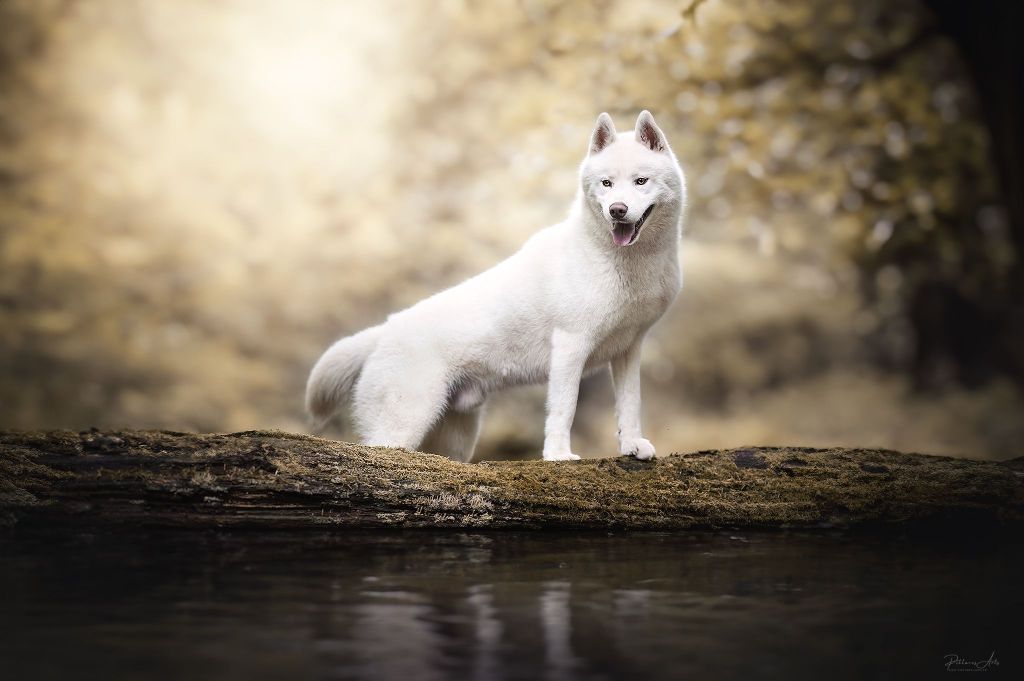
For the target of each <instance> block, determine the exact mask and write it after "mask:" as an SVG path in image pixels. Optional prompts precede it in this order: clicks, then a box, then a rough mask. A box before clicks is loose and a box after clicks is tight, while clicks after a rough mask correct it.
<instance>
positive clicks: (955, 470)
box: [0, 431, 1024, 530]
mask: <svg viewBox="0 0 1024 681" xmlns="http://www.w3.org/2000/svg"><path fill="white" fill-rule="evenodd" d="M53 522H60V523H64V524H67V523H73V522H82V523H87V524H105V523H122V524H130V525H149V526H179V527H188V528H209V527H249V528H261V529H297V528H318V529H323V528H325V527H330V526H334V527H377V528H379V527H406V528H407V527H430V528H478V529H479V528H495V529H501V528H519V529H524V528H592V529H607V528H623V529H656V530H666V529H696V528H722V527H741V528H829V527H853V526H866V525H888V526H896V525H900V526H902V525H906V524H915V523H919V522H923V523H926V524H935V523H938V524H940V525H942V524H954V523H964V522H967V523H970V524H971V526H977V524H978V523H982V524H984V525H986V526H993V527H997V526H1001V525H1014V526H1018V527H1019V526H1021V525H1024V457H1022V458H1019V459H1014V460H1011V461H1006V462H984V461H974V460H969V459H954V458H946V457H935V456H926V455H921V454H902V453H899V452H893V451H885V450H872V449H806V448H785V447H750V448H744V449H735V450H725V451H706V452H696V453H692V454H673V455H671V456H664V457H658V458H656V459H655V460H653V461H647V462H642V461H637V460H635V459H631V458H625V457H619V458H610V459H592V460H583V461H579V462H572V463H557V464H555V463H546V462H543V461H523V462H488V463H479V464H460V463H455V462H452V461H450V460H448V459H445V458H443V457H440V456H434V455H429V454H421V453H417V452H409V451H403V450H395V449H386V448H375V447H364V446H361V445H355V444H350V443H346V442H334V441H331V440H323V439H319V438H314V437H307V436H303V435H294V434H289V433H284V432H244V433H232V434H214V435H197V434H186V433H173V432H164V431H117V432H97V431H91V432H84V433H72V432H48V433H0V524H5V525H14V524H18V525H23V526H31V525H33V524H37V523H53Z"/></svg>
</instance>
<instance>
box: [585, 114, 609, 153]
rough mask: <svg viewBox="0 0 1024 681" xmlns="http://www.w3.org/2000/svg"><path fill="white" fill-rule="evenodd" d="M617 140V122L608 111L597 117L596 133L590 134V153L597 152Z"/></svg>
mask: <svg viewBox="0 0 1024 681" xmlns="http://www.w3.org/2000/svg"><path fill="white" fill-rule="evenodd" d="M614 141H615V124H614V123H612V117H611V116H609V115H608V114H606V113H603V114H601V115H600V116H598V117H597V125H596V126H594V134H593V135H591V136H590V153H591V154H596V153H597V152H599V151H601V150H602V149H604V148H605V147H607V146H608V145H609V144H611V143H612V142H614Z"/></svg>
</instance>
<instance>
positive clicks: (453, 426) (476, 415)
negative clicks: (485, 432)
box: [420, 406, 483, 461]
mask: <svg viewBox="0 0 1024 681" xmlns="http://www.w3.org/2000/svg"><path fill="white" fill-rule="evenodd" d="M482 416H483V406H478V407H475V408H472V409H468V410H464V411H460V410H457V409H453V408H449V409H448V411H446V412H445V414H444V416H442V417H441V420H440V421H438V422H437V423H436V424H434V427H433V428H431V429H430V432H429V433H428V434H427V437H426V438H425V439H424V440H423V444H422V445H421V446H420V449H421V450H422V451H424V452H430V453H432V454H441V455H444V456H447V457H449V458H451V459H454V460H455V461H469V460H470V459H472V458H473V450H474V449H475V448H476V439H477V437H478V436H479V435H480V421H481V420H482Z"/></svg>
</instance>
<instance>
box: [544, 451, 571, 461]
mask: <svg viewBox="0 0 1024 681" xmlns="http://www.w3.org/2000/svg"><path fill="white" fill-rule="evenodd" d="M544 460H545V461H579V460H580V457H578V456H576V455H575V454H573V453H572V452H566V453H564V454H545V455H544Z"/></svg>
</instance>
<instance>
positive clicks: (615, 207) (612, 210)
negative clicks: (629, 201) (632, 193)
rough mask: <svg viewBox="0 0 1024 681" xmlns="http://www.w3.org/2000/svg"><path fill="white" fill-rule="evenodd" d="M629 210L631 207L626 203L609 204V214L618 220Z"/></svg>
mask: <svg viewBox="0 0 1024 681" xmlns="http://www.w3.org/2000/svg"><path fill="white" fill-rule="evenodd" d="M627 210H629V207H628V206H626V204H624V203H613V204H612V205H610V206H608V214H609V215H611V216H612V217H613V218H614V219H616V220H621V219H622V218H624V217H626V211H627Z"/></svg>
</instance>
